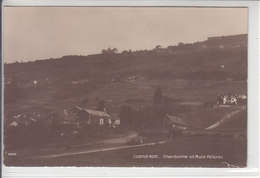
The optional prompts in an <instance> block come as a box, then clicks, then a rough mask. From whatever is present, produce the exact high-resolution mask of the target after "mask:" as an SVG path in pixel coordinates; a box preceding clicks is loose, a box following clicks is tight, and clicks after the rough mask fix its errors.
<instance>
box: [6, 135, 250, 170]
mask: <svg viewBox="0 0 260 178" xmlns="http://www.w3.org/2000/svg"><path fill="white" fill-rule="evenodd" d="M145 155H150V158H144V156H145ZM151 155H157V158H151V157H152V156H151ZM165 155H166V156H165ZM174 155H175V156H185V155H187V156H188V157H189V156H191V157H189V158H180V157H179V158H178V157H174ZM192 155H194V156H195V158H192ZM196 155H197V156H196ZM204 155H205V156H206V158H205V157H204ZM212 155H213V156H215V157H213V156H212ZM138 156H139V158H136V157H138ZM246 159H247V144H246V138H245V137H238V138H233V137H221V136H215V135H214V136H193V137H182V138H179V139H177V140H172V141H169V142H168V143H165V144H157V145H153V146H143V147H136V148H126V149H120V150H115V151H105V152H97V153H89V154H78V155H72V156H63V157H57V158H38V159H37V158H35V159H33V158H23V157H9V161H8V164H7V165H14V166H19V165H23V166H75V165H76V166H91V167H92V166H94V167H95V166H99V167H102V166H108V167H118V166H119V167H228V165H229V166H231V165H233V166H237V167H245V166H246Z"/></svg>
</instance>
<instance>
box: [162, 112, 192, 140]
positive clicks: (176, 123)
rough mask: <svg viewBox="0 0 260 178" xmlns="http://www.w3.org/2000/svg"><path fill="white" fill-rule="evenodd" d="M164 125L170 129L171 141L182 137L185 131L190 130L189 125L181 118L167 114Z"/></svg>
mask: <svg viewBox="0 0 260 178" xmlns="http://www.w3.org/2000/svg"><path fill="white" fill-rule="evenodd" d="M164 124H166V126H167V127H168V129H169V139H175V138H177V137H180V136H181V135H182V132H183V130H186V129H188V126H187V124H186V123H185V122H184V121H183V119H181V118H180V117H176V116H171V115H169V114H166V116H165V118H164Z"/></svg>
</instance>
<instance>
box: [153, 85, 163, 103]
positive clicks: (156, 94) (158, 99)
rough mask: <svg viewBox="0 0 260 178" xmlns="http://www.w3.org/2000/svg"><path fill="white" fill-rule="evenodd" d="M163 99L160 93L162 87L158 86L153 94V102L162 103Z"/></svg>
mask: <svg viewBox="0 0 260 178" xmlns="http://www.w3.org/2000/svg"><path fill="white" fill-rule="evenodd" d="M162 101H163V94H162V89H161V88H160V87H158V88H157V89H156V90H155V92H154V95H153V103H154V104H162Z"/></svg>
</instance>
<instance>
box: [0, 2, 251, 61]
mask: <svg viewBox="0 0 260 178" xmlns="http://www.w3.org/2000/svg"><path fill="white" fill-rule="evenodd" d="M3 29H4V59H5V61H6V62H15V61H30V60H37V59H48V58H58V57H62V56H64V55H88V54H95V53H100V52H101V50H102V49H107V48H108V47H111V48H117V49H118V50H119V51H122V50H129V49H132V50H140V49H152V48H154V47H155V46H156V45H161V46H162V47H167V46H169V45H176V44H178V43H179V42H184V43H191V42H196V41H203V40H205V39H206V38H207V37H209V36H220V35H233V34H244V33H247V9H246V8H169V7H167V8H165V7H161V8H148V7H146V8H141V7H138V8H137V7H136V8H133V7H124V8H123V7H5V8H4V28H3Z"/></svg>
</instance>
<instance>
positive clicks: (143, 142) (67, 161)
mask: <svg viewBox="0 0 260 178" xmlns="http://www.w3.org/2000/svg"><path fill="white" fill-rule="evenodd" d="M2 11H3V13H2V14H3V27H2V31H3V33H2V34H3V42H2V43H3V63H4V64H3V76H2V79H3V118H2V125H3V156H4V157H3V162H4V165H5V166H7V167H44V166H47V167H170V168H178V167H202V168H245V167H247V165H248V164H247V160H248V156H247V155H248V154H247V153H248V148H247V145H248V144H247V140H248V137H247V135H248V134H247V131H248V129H247V128H248V126H247V125H248V114H247V113H248V111H247V108H248V107H247V106H248V104H247V103H248V87H247V86H248V8H246V7H232V8H231V7H229V8H227V7H225V8H224V7H33V6H32V7H29V6H28V7H12V6H10V7H8V6H6V7H4V8H3V9H2Z"/></svg>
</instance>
